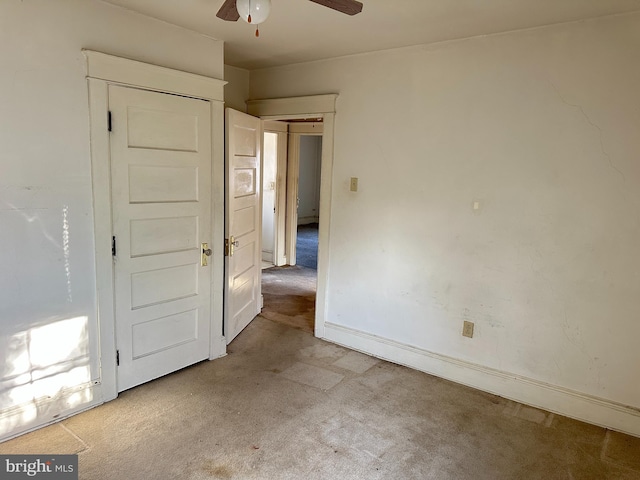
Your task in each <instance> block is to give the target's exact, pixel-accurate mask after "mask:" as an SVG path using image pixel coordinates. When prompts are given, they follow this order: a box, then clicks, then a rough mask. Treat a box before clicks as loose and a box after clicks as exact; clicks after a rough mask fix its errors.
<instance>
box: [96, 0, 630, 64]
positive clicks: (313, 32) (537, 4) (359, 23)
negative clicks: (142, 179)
mask: <svg viewBox="0 0 640 480" xmlns="http://www.w3.org/2000/svg"><path fill="white" fill-rule="evenodd" d="M104 1H107V2H108V3H112V4H114V5H120V6H122V7H125V8H128V9H131V10H135V11H138V12H140V13H143V14H145V15H149V16H151V17H155V18H158V19H161V20H164V21H166V22H169V23H173V24H176V25H181V26H183V27H186V28H188V29H191V30H195V31H197V32H201V33H203V34H205V35H208V36H211V37H214V38H217V39H220V40H224V41H225V63H227V64H229V65H234V66H237V67H242V68H247V69H257V68H264V67H270V66H276V65H286V64H291V63H298V62H304V61H310V60H319V59H323V58H331V57H337V56H342V55H349V54H353V53H362V52H370V51H375V50H383V49H387V48H394V47H402V46H408V45H417V44H423V43H433V42H440V41H444V40H452V39H458V38H466V37H472V36H476V35H485V34H491V33H498V32H505V31H510V30H518V29H522V28H531V27H537V26H542V25H549V24H553V23H561V22H568V21H574V20H582V19H587V18H593V17H598V16H603V15H611V14H617V13H625V12H631V11H640V0H361V1H362V2H363V3H364V8H363V11H362V13H360V14H359V15H356V16H353V17H350V16H348V15H344V14H342V13H338V12H335V11H333V10H330V9H328V8H326V7H322V6H320V5H317V4H315V3H312V2H309V1H307V0H272V7H271V15H270V16H269V18H268V19H267V21H266V22H265V23H263V24H262V25H260V38H255V36H254V28H255V27H253V26H251V25H248V24H246V23H245V22H243V21H242V20H239V21H238V22H225V21H222V20H220V19H218V18H217V17H216V12H217V11H218V8H219V7H220V6H221V5H222V3H223V0H104Z"/></svg>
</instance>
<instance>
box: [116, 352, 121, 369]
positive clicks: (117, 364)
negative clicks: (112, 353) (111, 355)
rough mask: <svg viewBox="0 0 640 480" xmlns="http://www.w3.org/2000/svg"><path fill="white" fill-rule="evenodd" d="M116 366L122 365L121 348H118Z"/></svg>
mask: <svg viewBox="0 0 640 480" xmlns="http://www.w3.org/2000/svg"><path fill="white" fill-rule="evenodd" d="M116 366H117V367H119V366H120V350H116Z"/></svg>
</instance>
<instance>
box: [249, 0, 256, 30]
mask: <svg viewBox="0 0 640 480" xmlns="http://www.w3.org/2000/svg"><path fill="white" fill-rule="evenodd" d="M247 23H251V0H249V18H247ZM256 36H257V35H256Z"/></svg>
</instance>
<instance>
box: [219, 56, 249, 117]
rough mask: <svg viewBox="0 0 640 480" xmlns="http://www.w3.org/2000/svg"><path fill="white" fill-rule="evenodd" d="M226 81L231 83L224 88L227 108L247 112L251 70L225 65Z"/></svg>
mask: <svg viewBox="0 0 640 480" xmlns="http://www.w3.org/2000/svg"><path fill="white" fill-rule="evenodd" d="M224 79H225V80H226V81H227V82H229V83H227V84H226V85H225V86H224V103H225V107H229V108H233V109H234V110H238V111H240V112H246V111H247V104H246V102H247V99H248V98H249V70H245V69H244V68H238V67H232V66H231V65H225V66H224Z"/></svg>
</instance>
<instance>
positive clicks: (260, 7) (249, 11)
mask: <svg viewBox="0 0 640 480" xmlns="http://www.w3.org/2000/svg"><path fill="white" fill-rule="evenodd" d="M236 8H237V9H238V14H239V15H240V17H241V18H242V19H243V20H244V21H245V22H247V23H250V24H251V25H258V24H259V23H262V22H264V21H265V20H266V19H267V17H268V16H269V12H271V0H236Z"/></svg>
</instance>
